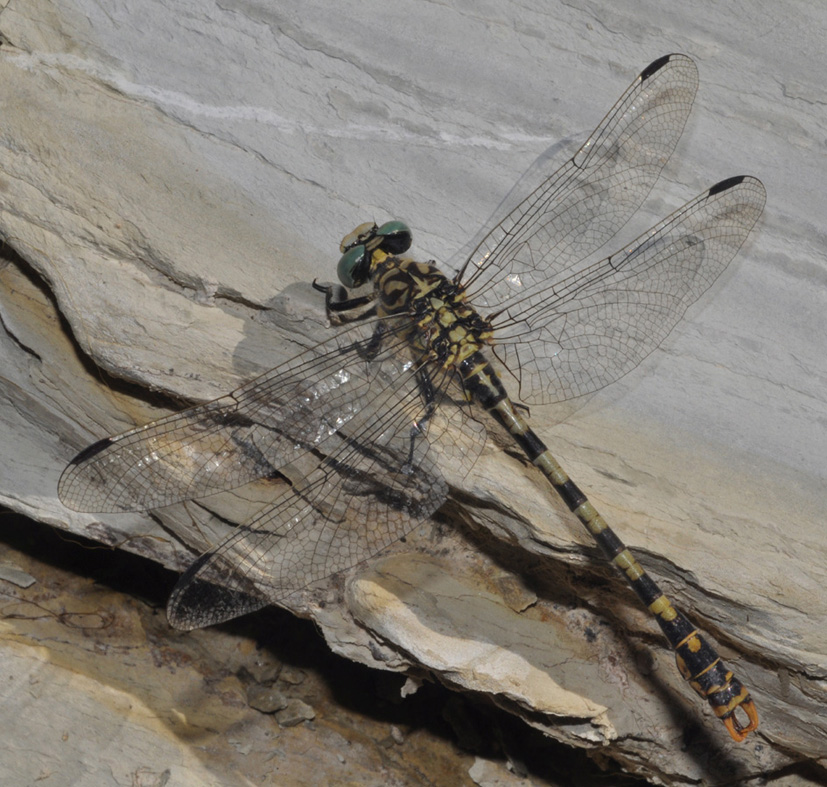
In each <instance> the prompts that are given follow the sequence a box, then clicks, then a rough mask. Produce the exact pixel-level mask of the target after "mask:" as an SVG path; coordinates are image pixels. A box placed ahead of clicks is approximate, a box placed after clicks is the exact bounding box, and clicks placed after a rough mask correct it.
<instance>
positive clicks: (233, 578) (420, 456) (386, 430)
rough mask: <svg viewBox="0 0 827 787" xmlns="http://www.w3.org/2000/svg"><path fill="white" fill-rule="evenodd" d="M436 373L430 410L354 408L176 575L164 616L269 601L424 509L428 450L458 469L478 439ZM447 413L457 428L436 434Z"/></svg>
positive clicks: (434, 475)
mask: <svg viewBox="0 0 827 787" xmlns="http://www.w3.org/2000/svg"><path fill="white" fill-rule="evenodd" d="M408 379H409V380H410V379H413V378H408ZM443 382H445V383H446V384H445V385H441V384H440V383H439V382H437V383H436V384H435V389H436V391H438V392H439V393H438V394H437V398H436V399H434V400H433V401H432V402H431V404H433V405H435V406H436V407H435V409H433V413H431V409H432V408H431V407H429V405H428V403H426V404H425V406H424V407H423V408H422V410H421V413H420V417H418V418H416V419H414V420H413V421H412V420H411V419H410V418H409V417H407V416H406V414H405V413H406V411H407V410H409V408H408V407H407V405H408V404H409V402H407V401H405V402H402V404H403V405H405V406H403V407H400V406H399V405H400V402H399V400H398V399H399V397H398V396H396V395H394V396H387V397H380V398H379V399H378V401H376V402H374V407H373V408H372V411H371V416H372V419H371V420H372V422H371V423H368V422H365V423H358V420H360V419H359V418H358V417H357V419H354V421H353V422H351V423H349V424H348V425H347V426H346V427H345V428H344V429H343V430H341V431H340V432H338V433H337V437H338V442H337V445H336V446H335V447H333V446H331V445H330V444H328V448H332V452H331V454H329V455H326V456H324V457H323V458H322V459H321V461H319V463H318V464H317V465H316V466H315V467H313V468H312V469H311V470H310V471H309V472H300V474H299V475H298V477H297V478H296V480H295V481H294V483H293V485H292V486H291V487H289V488H288V489H286V490H285V492H284V493H283V494H282V495H281V496H280V497H279V498H278V499H277V500H276V502H275V503H274V504H273V506H268V507H267V508H265V509H264V510H262V511H261V512H260V513H259V514H258V516H256V517H255V518H254V519H253V520H252V521H250V522H249V523H247V524H245V525H243V526H241V527H239V528H237V529H236V531H235V532H234V533H232V535H230V536H229V537H228V538H227V539H226V540H225V541H224V542H223V543H222V544H220V545H219V546H218V547H217V548H216V549H215V550H213V551H211V552H208V553H207V554H205V555H203V556H202V557H201V558H200V559H199V560H198V561H197V562H196V563H195V564H193V566H192V567H191V568H190V569H189V570H188V571H187V572H186V573H185V574H184V575H183V576H182V577H181V579H180V580H179V582H178V584H177V586H176V588H175V590H174V591H173V593H172V596H171V597H170V600H169V604H168V607H167V614H168V617H169V620H170V623H171V624H172V625H173V626H175V627H177V628H184V629H191V628H199V627H202V626H207V625H212V624H214V623H218V622H221V621H223V620H227V619H229V618H232V617H236V616H238V615H240V614H244V613H246V612H249V611H252V610H254V609H257V608H259V607H261V606H263V605H264V604H266V603H271V602H277V601H279V600H280V599H282V598H284V597H285V596H286V595H289V594H290V593H292V592H294V591H296V590H299V589H300V588H303V587H305V586H307V585H308V584H310V583H312V582H315V581H317V580H319V579H323V578H325V577H327V576H329V575H331V574H333V573H336V572H338V571H343V570H346V569H348V568H350V567H352V566H354V565H356V564H357V563H359V562H360V561H362V560H365V559H367V558H369V557H371V556H373V555H375V554H376V553H377V552H378V551H380V550H381V549H383V548H385V547H387V546H388V545H390V544H391V543H393V542H395V541H397V540H399V539H400V538H402V537H403V536H404V535H405V534H406V533H408V532H410V530H411V529H412V528H413V527H414V526H415V525H416V524H417V523H418V522H419V521H421V520H422V519H424V518H425V517H427V516H429V515H430V514H431V513H433V512H434V511H435V510H436V509H437V508H438V507H439V506H440V505H441V504H442V502H443V500H444V499H445V496H446V494H447V491H448V487H447V484H446V482H445V480H444V479H443V477H442V475H441V473H440V471H439V469H438V467H437V462H436V460H437V457H440V459H441V460H442V461H445V460H446V459H447V460H448V461H449V463H457V462H458V463H461V464H463V463H464V464H465V465H466V469H467V466H470V464H473V461H474V460H475V459H476V456H477V454H478V452H479V449H480V447H481V445H482V442H483V441H484V431H483V429H482V427H481V426H480V425H479V424H478V423H477V422H476V421H473V420H471V421H468V423H466V420H467V416H466V414H465V412H464V409H463V408H462V407H455V406H453V405H452V404H451V403H448V402H444V401H438V399H442V398H444V397H445V395H446V394H445V393H444V392H445V390H446V388H447V387H448V386H447V380H446V381H443ZM419 397H420V387H419V385H418V384H417V386H416V387H410V388H409V389H408V390H407V393H406V399H410V400H411V401H413V400H415V399H417V400H418V399H419ZM440 405H441V406H440ZM451 414H453V415H451ZM440 419H441V420H440ZM453 419H458V420H457V423H456V424H455V426H457V427H465V428H461V429H457V430H455V431H454V432H452V433H451V436H450V440H444V441H443V440H442V438H444V437H445V436H446V429H447V426H448V421H450V420H453ZM426 431H427V432H428V435H427V436H426V434H425V432H426ZM449 451H450V453H451V456H448V457H446V452H449Z"/></svg>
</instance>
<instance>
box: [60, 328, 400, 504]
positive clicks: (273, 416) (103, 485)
mask: <svg viewBox="0 0 827 787" xmlns="http://www.w3.org/2000/svg"><path fill="white" fill-rule="evenodd" d="M377 325H378V322H377V321H371V322H369V323H367V322H366V323H359V324H352V325H350V326H348V329H347V330H346V331H343V332H340V333H339V334H337V335H336V336H334V337H332V338H331V339H329V340H327V341H325V342H323V343H322V344H320V345H318V346H317V347H315V348H313V349H311V350H308V351H305V352H303V353H301V354H300V355H298V356H297V357H295V358H294V359H293V360H292V361H289V362H287V363H285V364H283V365H281V366H279V367H277V368H276V369H273V370H272V371H270V372H268V373H266V374H264V375H262V376H260V377H258V378H256V379H255V380H252V381H251V382H249V383H247V384H246V385H244V386H242V387H241V388H238V389H237V390H236V391H234V392H233V393H231V394H229V395H227V396H223V397H221V398H220V399H216V400H215V401H213V402H208V403H206V404H203V405H199V406H197V407H193V408H190V409H188V410H184V411H182V412H180V413H175V414H173V415H170V416H168V417H166V418H162V419H159V420H157V421H154V422H152V423H150V424H147V425H146V426H143V427H140V428H138V429H133V430H131V431H129V432H125V433H124V434H121V435H118V436H116V437H109V438H106V439H104V440H101V441H99V442H97V443H95V444H94V445H92V446H90V447H88V448H87V449H86V450H85V451H82V452H81V453H80V454H78V456H77V457H75V458H74V459H73V460H72V461H71V462H70V463H69V465H68V466H67V468H66V469H65V470H64V472H63V475H62V476H61V478H60V482H59V485H58V494H59V496H60V499H61V500H62V501H63V502H64V504H65V505H67V506H68V507H69V508H72V509H74V510H77V511H94V512H119V511H145V510H148V509H152V508H157V507H160V506H165V505H169V504H171V503H175V502H179V501H181V500H188V499H194V498H198V497H203V496H205V495H209V494H212V493H214V492H218V491H222V490H225V489H233V488H235V487H238V486H241V485H242V484H245V483H248V482H249V481H253V480H256V479H260V478H269V477H273V476H274V475H275V473H276V471H277V470H278V469H279V468H280V467H282V466H284V465H286V464H289V463H291V462H293V461H296V460H297V459H298V458H299V457H300V456H302V455H303V454H304V453H306V452H307V451H308V450H311V449H317V450H320V451H325V450H328V449H327V446H326V443H328V442H330V441H335V439H336V437H335V434H336V431H337V430H339V429H341V428H342V427H343V426H344V425H345V424H347V423H348V422H349V421H350V420H352V419H354V418H358V420H359V421H362V420H364V419H365V418H367V419H369V418H370V417H371V414H372V412H373V410H375V409H376V407H377V406H379V402H380V401H381V400H382V398H383V397H384V398H386V399H393V397H394V396H396V398H397V399H398V402H399V403H400V406H401V403H402V402H403V400H404V398H405V397H406V396H408V395H409V388H410V386H411V384H413V385H415V384H416V383H415V380H412V367H413V364H412V362H411V357H410V352H409V350H408V349H407V345H406V343H405V342H404V341H403V340H402V339H401V338H399V337H398V336H395V335H393V334H392V333H390V334H389V335H388V336H386V337H385V338H384V343H383V344H382V348H381V350H380V351H379V352H378V353H377V352H376V350H375V348H374V347H373V346H372V343H373V342H374V330H375V328H376V326H377ZM409 406H410V405H409ZM410 417H413V416H410Z"/></svg>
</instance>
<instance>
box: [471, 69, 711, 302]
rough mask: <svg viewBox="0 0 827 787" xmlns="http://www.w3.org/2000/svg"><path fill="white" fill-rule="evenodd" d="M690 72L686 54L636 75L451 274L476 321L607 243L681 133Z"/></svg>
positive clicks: (692, 80) (692, 88)
mask: <svg viewBox="0 0 827 787" xmlns="http://www.w3.org/2000/svg"><path fill="white" fill-rule="evenodd" d="M697 87H698V71H697V68H696V67H695V64H694V63H693V62H692V60H690V59H689V58H688V57H686V56H685V55H678V54H674V55H666V56H665V57H662V58H660V59H659V60H656V61H655V62H654V63H652V64H651V65H649V66H648V67H647V68H646V69H644V70H643V71H642V72H641V74H640V75H639V76H638V78H637V79H636V80H635V81H634V82H633V83H632V85H631V86H630V87H629V89H628V90H627V91H626V92H625V93H624V94H623V95H622V96H621V98H620V100H619V101H618V102H617V104H615V106H614V107H613V108H612V109H611V111H610V112H609V113H608V114H607V115H606V117H605V118H604V119H603V121H602V122H601V123H600V125H599V126H598V127H597V128H596V129H595V131H594V133H593V134H592V135H591V136H590V137H589V139H588V140H587V141H586V143H585V144H584V145H583V146H582V147H581V148H580V150H578V151H577V153H576V154H575V155H574V157H573V158H572V159H571V160H570V161H569V162H567V163H566V164H564V165H563V166H562V167H561V168H560V169H558V170H557V171H556V172H554V173H553V174H552V175H550V176H549V177H548V178H547V179H546V180H545V181H544V182H543V183H542V184H541V185H540V186H539V187H538V188H537V189H536V190H535V191H533V192H532V193H531V194H530V195H529V196H528V197H526V198H525V199H524V200H523V201H522V202H520V204H518V205H517V206H516V207H515V208H513V209H512V210H511V211H510V212H509V213H508V215H507V216H506V217H505V218H504V219H503V220H502V221H501V222H500V223H499V224H497V225H496V226H495V227H494V228H493V229H492V230H491V231H490V232H489V233H488V235H486V236H485V238H484V239H483V240H482V241H481V242H480V243H479V244H478V246H477V247H476V248H475V250H474V251H473V252H472V253H471V256H470V257H469V259H468V260H467V261H466V263H465V265H464V266H463V268H462V270H461V271H460V274H459V276H460V280H461V281H462V282H463V284H464V286H465V287H466V290H467V292H468V295H469V297H470V298H471V300H472V302H473V303H474V306H475V307H476V308H477V310H478V311H479V312H480V313H481V314H482V315H483V316H490V315H494V314H497V313H498V312H499V311H501V310H503V309H508V308H509V307H510V306H511V305H512V304H513V303H514V302H515V300H519V299H520V298H521V297H522V293H524V292H525V291H526V290H531V289H533V288H534V287H537V286H541V285H542V284H543V283H544V282H545V281H546V279H547V278H548V277H550V276H551V277H554V276H556V275H558V274H559V273H560V272H561V271H565V270H567V269H568V268H569V267H570V266H572V265H574V264H575V263H577V262H579V261H580V260H581V259H583V258H584V257H586V256H588V255H589V254H591V253H592V252H594V251H596V250H597V249H598V248H600V247H601V246H602V245H603V244H604V243H606V242H607V241H609V240H611V238H612V237H613V236H614V235H615V234H616V233H617V231H618V230H619V229H620V228H621V227H622V226H623V225H624V224H625V223H626V222H627V221H628V220H629V218H630V217H631V216H632V215H633V214H634V213H635V211H636V210H637V209H638V208H639V207H640V205H641V203H642V202H643V200H644V199H645V198H646V196H647V195H648V194H649V192H650V191H651V189H652V186H653V185H654V184H655V181H656V180H657V178H658V176H659V175H660V172H661V170H662V169H663V166H664V164H665V163H666V162H667V160H668V159H669V157H670V156H671V155H672V151H673V150H674V149H675V146H676V145H677V143H678V140H679V139H680V136H681V133H682V132H683V128H684V125H685V124H686V119H687V117H688V116H689V111H690V109H691V108H692V102H693V100H694V98H695V92H696V90H697Z"/></svg>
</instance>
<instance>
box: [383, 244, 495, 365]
mask: <svg viewBox="0 0 827 787" xmlns="http://www.w3.org/2000/svg"><path fill="white" fill-rule="evenodd" d="M374 287H375V293H376V310H377V314H379V315H380V316H394V315H398V316H399V317H401V318H403V319H405V320H407V321H409V323H410V327H409V332H408V341H409V342H410V343H411V345H412V346H413V347H414V348H415V349H417V350H420V351H424V352H426V353H428V355H429V356H430V357H431V360H433V361H434V362H436V363H437V364H439V365H440V366H442V367H444V368H448V367H454V366H456V365H458V364H459V363H460V362H462V361H463V360H465V359H466V358H468V357H470V356H471V355H473V354H474V353H475V352H478V351H479V350H480V349H482V348H483V347H484V346H485V345H487V344H491V343H492V341H493V336H494V333H493V329H492V327H491V324H490V323H489V322H488V321H487V320H485V319H483V318H482V317H481V316H480V315H479V314H478V313H477V312H476V310H475V309H473V308H472V307H471V306H470V305H469V304H468V303H467V301H466V297H465V291H464V290H463V288H462V287H461V286H460V285H458V284H456V283H455V282H454V281H453V280H452V279H449V278H448V277H447V276H445V274H443V273H442V272H441V271H440V270H439V269H438V268H437V267H436V265H434V264H433V263H432V262H415V261H414V260H409V259H404V258H400V257H387V258H385V259H383V260H381V261H380V262H377V263H375V266H374Z"/></svg>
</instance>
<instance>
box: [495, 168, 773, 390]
mask: <svg viewBox="0 0 827 787" xmlns="http://www.w3.org/2000/svg"><path fill="white" fill-rule="evenodd" d="M765 201H766V191H765V190H764V186H763V184H762V183H761V181H760V180H758V179H756V178H753V177H749V176H740V177H735V178H730V179H728V180H725V181H721V182H720V183H718V184H717V185H715V186H713V187H712V188H711V189H709V190H708V191H706V192H704V193H703V194H701V195H699V196H698V197H696V198H695V199H694V200H692V201H690V202H688V203H687V204H686V205H684V206H683V207H682V208H680V209H678V210H677V211H675V212H674V213H673V214H672V215H671V216H669V217H668V218H666V219H664V220H663V221H661V222H660V223H659V224H657V225H655V226H654V227H653V228H652V229H651V230H649V231H648V232H646V233H644V234H643V235H641V236H640V237H639V238H638V239H637V240H636V241H634V242H633V243H632V244H630V245H629V246H628V247H626V248H625V249H623V250H621V251H619V252H617V253H616V254H613V255H611V256H610V257H607V258H606V259H604V260H601V261H600V262H597V263H595V264H593V265H591V266H589V267H587V268H585V269H580V270H570V271H567V272H566V273H565V274H559V275H557V276H556V277H555V278H553V279H551V280H550V281H548V282H547V283H546V284H545V285H544V286H543V287H538V288H536V289H535V290H534V291H531V292H528V291H527V292H526V293H525V295H524V296H523V298H522V299H521V300H520V301H519V303H516V304H515V305H514V306H513V309H514V315H515V316H514V318H513V319H512V318H511V316H510V311H509V312H506V313H504V314H502V315H500V318H499V319H498V320H497V321H496V323H495V335H496V336H497V339H498V347H497V351H496V352H497V356H498V357H500V358H501V359H502V360H503V362H504V363H506V365H507V366H508V367H509V368H510V369H512V370H515V373H517V374H519V377H520V398H521V399H522V401H524V402H526V403H530V404H547V403H552V402H558V401H563V400H565V399H570V398H573V397H576V396H582V395H584V394H588V393H592V392H593V391H597V390H598V389H600V388H602V387H603V386H605V385H608V384H609V383H611V382H613V381H614V380H617V379H619V378H620V377H622V376H623V375H624V374H626V373H627V372H629V371H631V370H632V369H634V368H635V367H636V366H637V365H638V364H639V363H640V362H641V361H642V360H643V359H644V358H645V357H646V356H647V355H649V353H651V352H652V351H653V350H654V349H655V348H656V347H657V346H658V345H659V344H660V343H661V342H662V341H663V340H664V339H665V338H666V336H667V335H668V334H669V332H670V331H671V330H672V328H674V326H675V324H676V323H677V322H678V320H680V318H681V317H682V316H683V314H684V312H685V311H686V309H687V308H688V307H689V306H690V304H692V303H694V302H695V301H696V300H697V299H698V298H699V297H700V296H701V294H702V293H703V292H705V291H706V290H707V289H708V288H709V287H710V286H711V284H712V283H713V282H714V281H715V279H717V278H718V276H719V275H720V274H721V273H722V272H723V270H724V269H725V268H726V266H727V265H728V264H729V262H730V260H731V259H732V258H733V257H734V256H735V255H736V254H737V252H738V249H739V248H740V247H741V245H742V244H743V243H744V241H745V240H746V238H747V236H748V235H749V233H750V230H751V229H752V227H753V225H754V224H755V222H756V221H757V220H758V217H759V216H760V215H761V211H762V210H763V208H764V203H765Z"/></svg>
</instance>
